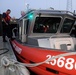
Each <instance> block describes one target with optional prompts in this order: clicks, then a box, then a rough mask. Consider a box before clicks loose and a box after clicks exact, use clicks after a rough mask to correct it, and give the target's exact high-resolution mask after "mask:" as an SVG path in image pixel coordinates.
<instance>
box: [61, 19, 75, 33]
mask: <svg viewBox="0 0 76 75" xmlns="http://www.w3.org/2000/svg"><path fill="white" fill-rule="evenodd" d="M74 22H75V21H74V20H72V19H68V18H66V19H65V20H64V23H63V26H62V28H61V33H69V32H70V31H71V28H72V26H73V24H74Z"/></svg>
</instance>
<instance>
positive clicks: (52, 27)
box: [33, 17, 61, 33]
mask: <svg viewBox="0 0 76 75" xmlns="http://www.w3.org/2000/svg"><path fill="white" fill-rule="evenodd" d="M60 21H61V18H60V17H36V20H35V25H34V29H33V32H34V33H56V32H57V30H58V27H59V24H60Z"/></svg>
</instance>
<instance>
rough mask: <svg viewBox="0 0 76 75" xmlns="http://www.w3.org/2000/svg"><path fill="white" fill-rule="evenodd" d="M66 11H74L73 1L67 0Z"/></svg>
mask: <svg viewBox="0 0 76 75" xmlns="http://www.w3.org/2000/svg"><path fill="white" fill-rule="evenodd" d="M66 10H67V11H72V0H67V6H66Z"/></svg>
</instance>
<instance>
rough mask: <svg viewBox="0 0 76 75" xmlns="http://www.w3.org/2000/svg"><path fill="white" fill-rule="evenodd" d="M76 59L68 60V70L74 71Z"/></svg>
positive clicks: (66, 65) (66, 64)
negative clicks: (75, 60)
mask: <svg viewBox="0 0 76 75" xmlns="http://www.w3.org/2000/svg"><path fill="white" fill-rule="evenodd" d="M73 63H74V59H73V58H68V59H67V60H66V63H65V68H66V69H68V70H72V69H73V68H74V65H73Z"/></svg>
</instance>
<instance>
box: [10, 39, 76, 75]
mask: <svg viewBox="0 0 76 75" xmlns="http://www.w3.org/2000/svg"><path fill="white" fill-rule="evenodd" d="M11 44H12V47H13V50H14V52H15V54H16V56H17V58H18V59H19V60H20V61H21V62H22V63H29V64H30V63H33V64H34V63H39V62H42V61H45V60H46V59H49V58H51V57H54V56H56V55H59V54H64V53H66V52H63V51H60V50H52V49H50V50H49V49H42V48H36V47H30V46H24V45H22V44H20V43H18V42H17V41H15V40H14V41H12V42H11ZM28 68H29V69H30V70H32V71H33V72H35V73H36V74H37V75H76V55H70V56H65V57H61V58H57V59H53V60H52V61H48V62H46V63H44V64H42V65H39V66H36V67H28Z"/></svg>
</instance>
